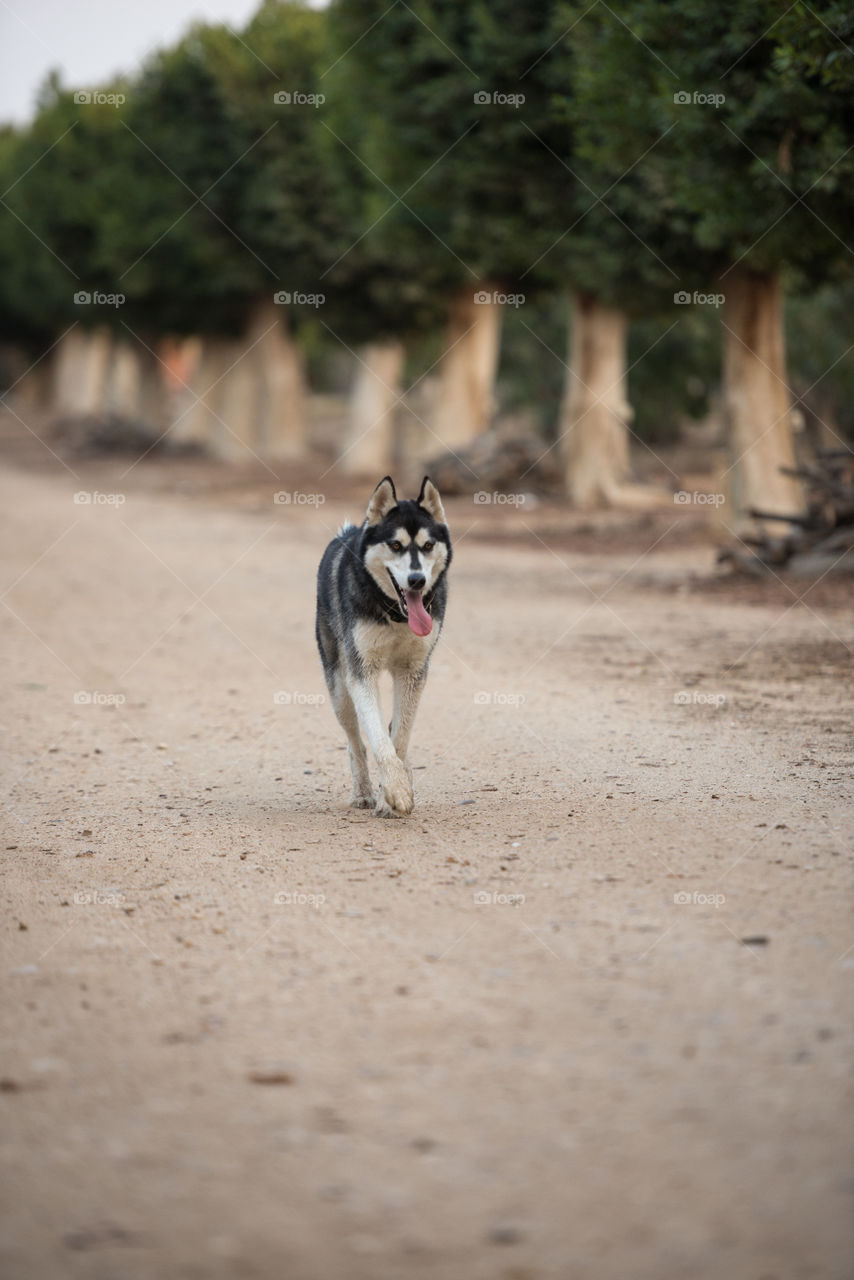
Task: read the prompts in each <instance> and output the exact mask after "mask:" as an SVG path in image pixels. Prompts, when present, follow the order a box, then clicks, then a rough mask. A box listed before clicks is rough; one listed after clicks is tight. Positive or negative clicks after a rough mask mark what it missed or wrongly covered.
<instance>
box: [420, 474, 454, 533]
mask: <svg viewBox="0 0 854 1280" xmlns="http://www.w3.org/2000/svg"><path fill="white" fill-rule="evenodd" d="M418 505H419V507H423V508H424V510H425V511H426V512H427V514H428V515H431V516H432V517H433V519H434V520H435V521H436V523H437V524H447V523H448V522H447V520H446V519H445V508H444V507H443V506H442V499H441V498H440V497H439V490H438V489H437V488H436V486H435V485H434V483H433V481H432V480H431V479H430V477H429V476H425V477H424V479H423V480H422V481H421V492H420V493H419V495H418Z"/></svg>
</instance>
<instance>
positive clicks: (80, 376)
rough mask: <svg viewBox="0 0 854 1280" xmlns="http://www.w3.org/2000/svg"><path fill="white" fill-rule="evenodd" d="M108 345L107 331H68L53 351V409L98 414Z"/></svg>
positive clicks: (108, 335)
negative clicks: (54, 379) (54, 369)
mask: <svg viewBox="0 0 854 1280" xmlns="http://www.w3.org/2000/svg"><path fill="white" fill-rule="evenodd" d="M111 345H112V342H111V338H110V333H109V331H108V330H107V329H82V328H80V327H79V326H77V327H75V328H74V329H71V330H70V331H69V332H68V333H67V334H66V335H65V337H64V338H63V339H62V341H61V342H60V343H59V346H58V347H57V352H56V381H55V383H54V410H55V412H56V413H60V414H69V415H71V414H73V415H75V416H77V415H81V414H93V413H99V412H100V411H101V410H102V409H103V407H104V397H105V393H106V387H107V371H108V368H109V362H110V348H111Z"/></svg>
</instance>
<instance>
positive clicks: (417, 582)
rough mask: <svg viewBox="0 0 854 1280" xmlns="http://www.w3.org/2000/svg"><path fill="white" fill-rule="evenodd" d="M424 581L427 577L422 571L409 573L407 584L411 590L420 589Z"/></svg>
mask: <svg viewBox="0 0 854 1280" xmlns="http://www.w3.org/2000/svg"><path fill="white" fill-rule="evenodd" d="M426 581H427V579H426V578H425V577H424V574H423V573H410V575H409V585H410V587H411V588H412V590H413V591H420V590H421V588H422V587H423V586H424V585H425V583H426Z"/></svg>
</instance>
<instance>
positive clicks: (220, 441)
mask: <svg viewBox="0 0 854 1280" xmlns="http://www.w3.org/2000/svg"><path fill="white" fill-rule="evenodd" d="M254 356H255V352H254V351H250V352H248V353H247V344H246V343H245V341H244V340H243V339H241V340H240V341H238V342H227V343H223V352H222V363H223V371H224V376H223V377H222V379H221V381H220V383H219V385H218V387H217V392H218V395H217V398H216V400H215V401H214V408H215V410H216V416H215V418H214V425H213V435H212V437H211V439H210V440H209V442H208V447H209V449H210V452H211V453H212V455H213V456H214V457H215V458H220V459H221V460H222V461H223V462H243V463H246V462H250V461H251V460H252V458H253V456H254V457H258V456H259V454H258V448H257V446H258V407H259V398H260V397H259V384H258V367H257V362H256V360H255V359H253V357H254Z"/></svg>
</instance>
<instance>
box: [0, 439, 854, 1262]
mask: <svg viewBox="0 0 854 1280" xmlns="http://www.w3.org/2000/svg"><path fill="white" fill-rule="evenodd" d="M123 471H124V467H123V466H122V464H119V463H110V464H97V465H95V464H91V465H90V466H89V467H88V469H86V468H80V467H78V468H77V475H76V476H71V475H69V474H67V473H66V472H65V471H63V470H62V468H60V467H58V466H57V467H55V468H54V469H53V471H52V472H50V473H48V472H43V473H36V472H33V471H31V470H16V469H7V471H6V473H5V475H4V476H3V478H2V480H0V520H2V534H0V561H2V564H0V569H2V590H3V591H5V595H4V596H3V604H4V608H3V609H2V610H0V627H2V641H3V652H4V670H5V674H6V677H7V680H6V688H7V692H6V697H5V700H4V706H3V721H4V739H5V757H6V759H5V765H4V777H5V783H4V788H3V795H4V811H5V820H4V836H5V838H4V840H3V841H2V846H0V847H2V848H3V849H4V853H3V885H2V896H3V908H4V911H3V916H4V930H3V958H2V965H3V977H4V983H3V985H4V992H5V998H4V1001H3V1006H4V1013H3V1066H2V1082H0V1083H1V1087H0V1109H2V1160H3V1181H4V1185H5V1195H4V1220H3V1230H2V1237H3V1244H2V1253H0V1269H2V1273H3V1275H4V1277H7V1278H8V1280H19V1278H20V1280H42V1278H50V1280H53V1278H57V1280H60V1278H65V1277H71V1278H72V1280H73V1278H75V1277H93V1278H96V1280H114V1278H116V1277H122V1278H123V1280H136V1278H137V1277H139V1278H142V1277H145V1278H146V1280H148V1278H150V1280H161V1278H163V1277H168V1278H171V1277H182V1278H183V1277H187V1278H188V1280H190V1278H192V1280H197V1278H198V1280H207V1278H208V1277H210V1278H214V1277H241V1278H254V1277H264V1278H266V1277H271V1278H273V1277H275V1278H276V1280H281V1278H283V1277H287V1278H288V1280H331V1278H333V1277H334V1278H337V1277H344V1278H346V1280H350V1278H352V1280H392V1278H397V1277H401V1278H404V1277H405V1278H407V1280H408V1278H410V1277H412V1278H413V1280H419V1278H421V1277H425V1278H426V1277H437V1278H438V1277H441V1278H442V1280H445V1278H447V1280H457V1278H463V1277H464V1278H466V1280H469V1278H471V1280H481V1278H482V1280H546V1278H547V1277H548V1278H552V1277H555V1278H557V1277H561V1278H565V1277H572V1278H573V1280H576V1278H580V1280H586V1278H587V1277H590V1278H591V1280H611V1278H613V1280H625V1278H626V1277H632V1280H647V1278H648V1280H686V1277H691V1280H704V1278H706V1277H714V1278H716V1280H717V1278H718V1277H725V1278H726V1280H730V1278H732V1280H789V1278H793V1280H794V1278H796V1280H819V1278H823V1277H833V1278H834V1280H840V1278H842V1277H845V1276H848V1275H850V1274H851V1258H852V1234H854V1233H852V1224H854V1213H852V1209H854V1204H852V1198H853V1197H852V1192H854V1178H852V1166H851V1150H852V1141H851V1139H852V1133H851V1105H850V1096H849V1097H848V1098H847V1099H846V1092H845V1089H846V1082H847V1080H848V1076H849V1068H850V1063H851V1038H852V1037H851V1016H850V1015H851V1001H850V996H849V992H850V987H851V983H852V978H853V977H854V929H852V925H851V920H850V902H851V897H850V862H851V854H852V844H854V841H852V832H854V820H852V802H851V796H852V710H854V694H852V684H851V672H852V665H854V664H852V649H851V645H852V641H854V626H852V618H851V615H850V610H847V609H846V608H844V607H843V605H844V601H843V600H841V599H840V600H839V602H838V603H836V604H834V603H833V601H831V603H829V604H826V605H823V606H822V607H814V606H813V605H812V603H811V598H810V596H807V597H806V600H805V601H804V603H801V604H798V603H796V597H795V596H791V599H790V598H789V595H790V592H789V588H788V587H786V588H778V591H781V592H782V600H781V599H774V600H773V601H765V602H763V601H762V600H761V599H760V600H759V601H758V602H757V601H752V600H749V599H748V600H744V599H740V598H738V596H737V595H736V596H732V597H731V596H728V595H727V594H726V593H725V592H724V593H721V592H716V593H704V592H703V591H695V590H686V589H684V587H683V586H680V584H683V583H684V581H685V579H686V574H687V571H688V570H689V569H691V568H693V569H695V570H697V569H699V570H702V571H709V570H710V568H711V564H712V559H713V553H712V550H711V548H710V547H708V546H702V545H698V544H697V543H696V542H694V543H692V542H691V541H690V540H688V541H686V543H685V545H682V544H680V542H679V540H678V539H674V538H673V537H668V538H666V539H664V540H663V541H662V542H661V543H660V544H659V545H657V546H655V547H654V548H653V549H651V550H650V543H651V542H653V541H655V540H654V539H652V538H646V539H644V538H643V537H640V536H639V537H638V538H637V539H636V540H635V542H634V545H633V544H632V542H631V540H630V541H629V542H628V543H627V544H626V545H624V546H623V547H622V549H620V548H619V547H616V548H611V549H610V550H609V552H608V553H607V554H604V553H601V554H597V552H596V550H595V547H594V549H593V550H590V549H587V550H584V551H583V552H581V551H578V550H573V548H572V539H571V538H567V539H564V540H563V541H562V542H561V543H560V545H559V547H558V549H555V545H552V544H551V543H549V539H548V538H547V537H546V538H544V539H543V541H542V542H540V541H539V540H538V539H539V536H540V535H539V534H537V533H536V532H535V533H534V534H530V533H529V532H528V530H529V529H530V528H534V529H536V521H535V520H534V515H533V514H532V513H526V512H525V511H524V510H523V511H515V510H507V511H503V512H501V513H497V512H494V511H489V512H488V513H487V512H476V511H475V510H474V509H473V507H472V504H471V503H470V502H464V501H463V500H457V501H456V502H451V503H450V504H449V511H450V516H451V521H452V525H453V528H454V531H455V534H456V538H457V546H456V559H455V563H454V566H453V572H452V591H451V601H450V606H449V616H448V622H447V628H446V632H445V635H444V636H443V637H442V639H441V641H440V644H439V647H438V650H437V653H436V657H435V660H434V664H433V668H432V672H431V676H430V681H429V684H428V689H427V693H426V695H425V698H424V701H423V704H422V710H421V713H420V717H419V721H418V723H417V725H416V730H415V734H414V741H413V752H412V763H413V765H414V767H415V770H416V772H415V778H416V810H415V813H414V814H413V816H412V817H411V818H410V819H407V820H402V821H398V822H393V821H392V822H390V821H382V820H379V819H375V818H374V817H373V816H372V815H370V814H366V813H363V812H356V811H351V810H348V808H347V807H346V803H347V797H348V787H349V778H348V771H347V762H346V755H345V753H344V751H343V749H342V739H341V735H340V733H339V731H338V729H337V726H336V724H335V722H334V718H333V716H332V713H331V710H330V708H329V707H328V705H326V704H325V702H324V700H323V697H322V695H323V692H324V689H323V683H322V679H321V675H320V670H319V665H318V661H317V658H316V654H315V651H314V642H313V616H312V615H313V593H314V572H315V566H316V563H317V561H318V558H319V556H320V553H321V551H322V549H323V546H324V545H325V543H326V541H327V539H328V536H329V533H330V531H333V530H334V529H335V527H336V526H337V524H338V522H339V521H340V520H341V519H342V518H343V517H344V516H356V517H357V518H358V516H359V514H360V511H361V509H362V507H363V504H364V496H363V495H362V494H361V493H359V494H358V496H357V497H356V498H355V499H354V500H353V501H352V502H351V503H349V504H344V503H342V502H341V501H339V500H331V499H330V500H329V501H327V502H326V503H325V505H323V506H322V507H319V508H318V507H312V506H309V505H306V504H298V503H291V504H290V505H279V506H275V505H274V504H273V503H272V501H271V494H272V489H273V488H274V487H276V488H280V487H284V486H282V485H276V486H273V485H269V486H268V489H269V492H267V493H266V496H264V494H263V493H262V492H261V491H260V490H259V491H258V492H257V493H256V494H255V495H254V496H250V498H248V499H246V500H237V499H232V498H230V497H228V495H218V494H216V493H214V492H213V491H210V492H205V491H203V490H202V491H198V490H197V491H192V492H191V491H189V490H188V491H187V492H182V491H181V487H180V486H177V487H173V489H172V490H171V491H167V490H166V489H164V488H163V487H162V486H160V487H158V484H156V483H153V484H152V483H149V482H147V481H145V477H146V476H147V475H149V473H148V472H147V471H146V468H145V467H144V466H141V467H138V468H136V469H135V470H134V471H133V472H132V473H131V474H130V475H129V476H123V475H122V472H123ZM96 489H97V491H98V492H100V493H101V494H110V493H115V492H120V493H121V494H122V495H123V497H124V498H125V501H124V503H123V504H122V505H121V506H117V505H115V504H113V503H108V502H104V501H98V500H96V501H93V502H91V503H90V504H89V505H80V504H75V503H74V501H73V495H74V493H75V492H78V491H88V492H92V491H93V490H96ZM499 514H500V518H501V520H502V521H503V522H504V524H503V526H502V527H503V528H504V529H505V532H507V531H510V532H512V531H513V530H514V529H515V530H517V531H518V529H519V526H520V525H524V526H525V531H526V534H525V536H526V541H525V542H524V545H523V544H521V543H520V544H519V545H517V544H516V543H514V541H513V539H512V537H509V536H508V537H503V538H502V537H499V536H498V531H497V525H496V524H495V521H496V520H497V519H498V517H499ZM514 522H515V524H514ZM493 534H494V536H493ZM589 541H590V539H589V537H588V542H589ZM547 543H549V545H546V544H547ZM550 548H551V549H550ZM798 590H799V591H803V590H804V587H803V584H801V586H800V587H799V588H798ZM677 695H681V696H677ZM119 699H121V701H119Z"/></svg>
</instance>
